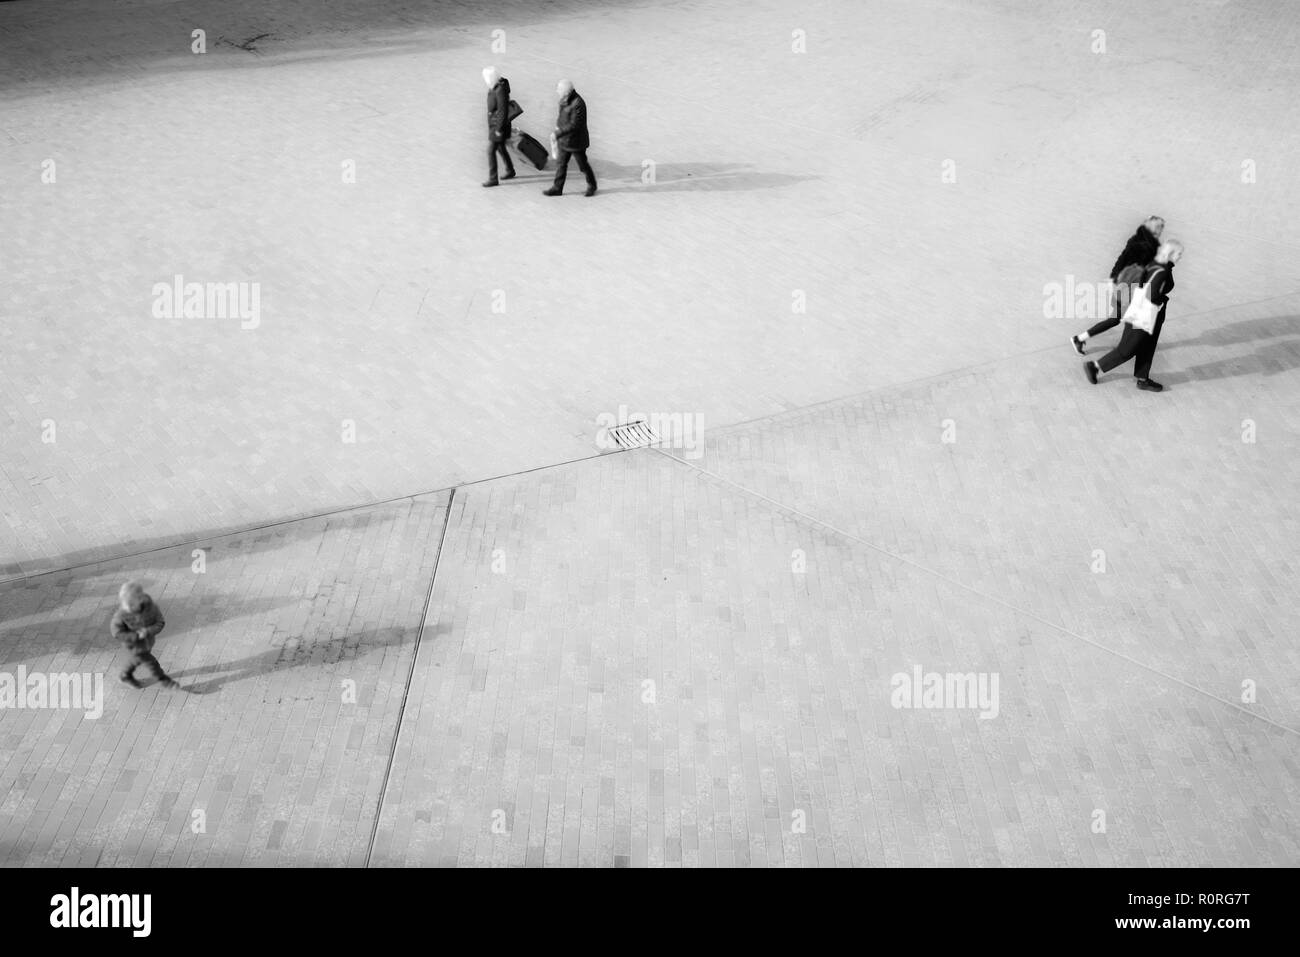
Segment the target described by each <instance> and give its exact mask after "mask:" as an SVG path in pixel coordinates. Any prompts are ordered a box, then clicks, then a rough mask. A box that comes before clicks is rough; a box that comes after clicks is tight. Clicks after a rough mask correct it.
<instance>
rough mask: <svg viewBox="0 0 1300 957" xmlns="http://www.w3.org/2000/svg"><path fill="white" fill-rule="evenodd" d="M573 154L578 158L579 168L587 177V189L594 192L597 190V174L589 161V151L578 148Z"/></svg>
mask: <svg viewBox="0 0 1300 957" xmlns="http://www.w3.org/2000/svg"><path fill="white" fill-rule="evenodd" d="M573 155H574V156H576V157H577V158H578V169H580V170H582V175H583V176H585V177H587V189H588V190H589V191H590V192H593V193H594V192H595V191H596V174H595V172H593V171H592V168H591V164H590V163H589V162H587V151H586V150H578V151H577V152H576V153H574V154H573Z"/></svg>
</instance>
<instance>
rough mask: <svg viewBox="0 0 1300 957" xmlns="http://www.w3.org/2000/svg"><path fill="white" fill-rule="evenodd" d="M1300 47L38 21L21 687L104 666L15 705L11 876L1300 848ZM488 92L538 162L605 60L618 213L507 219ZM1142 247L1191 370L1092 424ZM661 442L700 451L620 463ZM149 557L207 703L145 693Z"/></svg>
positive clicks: (1091, 35)
mask: <svg viewBox="0 0 1300 957" xmlns="http://www.w3.org/2000/svg"><path fill="white" fill-rule="evenodd" d="M195 30H202V31H204V33H203V38H204V42H205V44H206V47H205V51H206V52H202V53H195V52H192V50H193V48H192V44H193V43H194V42H195V40H194V34H193V31H195ZM494 31H504V33H503V34H495V35H494ZM1098 31H1100V33H1099V32H1098ZM494 36H495V39H496V41H497V42H498V48H497V49H496V50H494V49H493V43H494ZM501 42H504V44H505V48H504V50H502V49H500V46H499V44H500V43H501ZM1103 42H1104V50H1103V49H1101V48H1100V46H1099V44H1101V43H1103ZM1297 47H1300V14H1297V13H1296V12H1294V11H1291V10H1288V9H1284V8H1280V7H1277V6H1276V5H1272V4H1267V3H1263V2H1253V0H1252V2H1243V3H1234V4H1221V3H1216V2H1209V0H1207V2H1204V3H1198V4H1193V5H1189V6H1180V7H1177V8H1173V7H1168V8H1166V7H1163V6H1147V7H1141V8H1134V7H1132V6H1131V5H1130V4H1127V3H1122V2H1120V0H1089V2H1080V3H1075V4H1069V5H1043V4H1038V3H1033V2H1030V0H985V2H978V3H977V2H957V0H951V2H937V0H936V2H928V0H922V2H910V0H909V2H904V0H862V2H849V0H818V2H811V0H810V2H800V3H788V2H783V0H759V2H745V3H742V2H740V0H716V2H709V3H705V2H678V3H660V2H649V0H646V2H635V0H634V2H626V3H620V2H607V3H600V4H598V3H584V2H577V0H572V2H568V0H566V2H557V3H553V4H537V3H523V2H519V3H505V4H494V5H480V4H474V3H469V2H445V3H419V2H416V0H381V2H377V3H374V4H367V5H365V6H364V7H358V6H357V5H355V4H348V3H344V2H342V0H322V2H307V0H300V2H294V3H286V4H278V5H276V6H275V7H274V8H265V7H264V5H261V4H257V3H253V2H251V0H235V2H231V3H225V4H220V5H213V4H208V3H201V2H197V0H182V2H177V3H165V4H163V3H155V2H151V0H127V2H120V3H115V4H113V5H102V4H98V3H94V2H91V0H75V2H70V3H66V4H59V5H58V6H57V7H54V6H51V5H46V4H35V3H32V4H28V3H15V4H4V5H0V182H2V183H3V187H4V189H3V192H2V193H0V217H2V218H0V222H3V224H4V228H3V230H0V263H3V265H4V270H3V273H2V274H0V316H3V319H4V322H5V331H6V338H5V343H4V346H3V348H2V349H0V408H2V409H3V429H4V432H3V446H2V448H0V516H2V517H3V521H0V662H2V663H0V675H16V674H18V673H19V669H20V668H21V669H24V670H25V671H24V673H27V674H32V673H39V674H67V673H92V674H102V675H104V677H105V678H106V679H107V680H106V684H105V690H104V695H105V697H104V701H103V714H102V716H100V717H97V718H92V717H90V716H88V715H86V714H84V713H83V712H81V711H77V710H69V709H62V710H58V709H46V708H32V707H26V708H16V707H6V708H3V709H0V863H3V864H6V865H11V866H22V865H75V864H83V865H102V866H131V865H155V866H202V865H212V864H237V865H246V866H277V865H312V864H317V865H335V866H363V865H366V864H370V865H374V866H403V865H408V866H409V865H421V866H442V865H514V866H569V865H582V866H645V865H649V866H842V865H855V866H860V865H870V866H875V865H958V866H971V865H973V866H990V865H991V866H998V865H1034V864H1037V865H1076V866H1077V865H1085V866H1091V865H1097V866H1164V865H1230V866H1236V865H1252V866H1253V865H1295V864H1296V863H1297V862H1300V821H1298V816H1300V811H1298V808H1297V798H1298V797H1300V765H1298V764H1297V760H1296V744H1297V734H1298V733H1300V690H1298V689H1300V651H1297V645H1296V636H1297V634H1298V633H1300V610H1298V603H1297V601H1296V595H1297V592H1298V589H1297V573H1298V571H1300V547H1297V544H1296V543H1297V541H1300V505H1298V504H1297V496H1296V494H1295V488H1296V481H1295V475H1296V474H1297V469H1298V467H1300V423H1298V422H1297V411H1296V410H1297V409H1298V408H1300V402H1298V401H1297V400H1298V399H1300V373H1298V372H1297V370H1300V256H1297V252H1298V251H1300V227H1297V225H1296V222H1295V217H1294V210H1295V209H1296V206H1297V199H1300V188H1298V186H1300V181H1298V180H1297V176H1296V173H1295V165H1294V164H1295V160H1294V157H1295V156H1296V155H1300V129H1298V128H1297V126H1296V124H1295V123H1294V122H1284V119H1285V118H1287V117H1293V116H1294V107H1293V103H1294V101H1295V98H1296V95H1297V93H1300V57H1297V56H1296V52H1297ZM489 63H495V64H496V65H497V66H498V67H499V68H500V70H501V72H502V73H503V74H505V75H506V76H508V77H509V78H510V80H511V84H512V87H513V90H514V95H515V97H516V98H517V99H518V100H519V102H520V103H521V104H522V105H523V107H524V110H525V112H524V114H523V115H522V116H521V117H520V119H519V121H518V125H519V127H520V128H522V129H524V130H527V131H529V132H531V133H533V134H534V135H537V136H539V137H541V138H544V137H545V134H546V132H547V131H548V130H549V124H550V122H551V117H552V116H553V115H554V114H553V110H554V95H553V93H552V91H553V89H554V86H555V82H556V80H557V79H559V78H561V77H569V78H571V79H572V80H573V81H574V83H575V85H576V86H577V88H578V90H579V91H580V92H581V93H582V94H583V95H584V97H585V98H586V99H587V102H588V105H589V108H590V111H591V124H592V131H593V145H592V150H591V155H592V159H593V164H594V166H595V169H596V174H597V176H598V178H599V180H600V183H601V190H600V193H599V194H598V195H597V196H596V197H594V198H592V199H584V198H582V197H581V194H580V192H574V191H573V189H572V188H571V189H570V190H569V192H567V193H566V195H565V196H564V197H562V198H559V199H548V198H545V197H543V196H542V195H541V190H542V189H543V188H544V187H545V186H546V185H547V184H548V183H549V176H550V173H549V171H547V172H546V173H537V172H535V171H531V170H527V169H524V168H523V167H522V166H521V175H520V177H519V178H518V179H516V180H514V181H511V182H509V183H506V184H503V186H502V187H501V188H499V189H495V190H484V189H481V188H479V186H478V183H479V181H480V180H481V179H482V178H483V176H484V175H485V171H484V170H483V169H481V166H482V165H483V164H482V154H483V149H482V146H483V144H482V142H481V141H482V133H483V129H482V127H483V123H482V117H481V115H480V113H481V110H482V103H483V92H484V91H483V86H482V81H481V80H480V78H479V70H480V69H481V68H482V67H483V66H485V65H487V64H489ZM570 185H571V186H572V185H573V181H572V180H571V181H570ZM1151 212H1159V213H1162V214H1163V215H1164V216H1165V217H1166V218H1167V219H1168V221H1169V225H1168V228H1167V234H1168V235H1170V236H1176V237H1178V238H1180V239H1182V240H1183V241H1184V242H1185V243H1186V244H1187V255H1186V258H1185V260H1184V262H1183V263H1182V264H1180V266H1179V267H1178V288H1177V290H1176V292H1175V294H1174V298H1173V300H1172V302H1171V304H1170V307H1169V320H1168V324H1167V326H1166V328H1165V332H1164V335H1163V337H1162V339H1161V343H1160V349H1159V352H1158V353H1157V356H1156V365H1155V373H1154V374H1155V375H1156V377H1157V378H1159V379H1160V380H1161V381H1162V382H1164V383H1165V384H1166V385H1167V386H1168V387H1169V388H1168V390H1167V391H1166V392H1165V393H1164V394H1162V395H1159V396H1154V395H1149V394H1146V393H1142V392H1138V391H1136V390H1135V389H1134V388H1133V387H1132V384H1131V380H1130V379H1129V378H1128V373H1127V371H1125V370H1120V371H1117V372H1115V373H1113V374H1112V375H1110V376H1108V377H1106V378H1105V379H1103V381H1102V383H1101V384H1100V385H1099V386H1097V387H1095V388H1094V387H1090V386H1088V385H1087V383H1086V382H1085V381H1084V378H1083V375H1082V373H1081V371H1080V362H1079V360H1078V359H1077V358H1076V357H1075V356H1074V355H1073V354H1072V353H1071V352H1070V350H1069V349H1068V347H1067V346H1066V345H1065V340H1066V337H1067V336H1068V335H1069V334H1070V333H1072V332H1075V331H1077V330H1078V329H1080V328H1083V327H1085V326H1087V325H1089V324H1090V321H1091V320H1090V319H1088V318H1086V317H1077V316H1071V317H1068V318H1059V317H1057V318H1046V317H1045V309H1044V301H1045V298H1047V289H1048V287H1050V286H1051V285H1053V284H1060V285H1064V286H1067V287H1068V286H1069V284H1071V283H1075V282H1078V283H1084V282H1089V281H1092V280H1095V279H1099V278H1104V276H1105V274H1106V272H1107V271H1108V270H1109V268H1110V264H1111V262H1112V261H1113V258H1114V256H1115V254H1116V253H1117V252H1118V250H1119V248H1120V245H1121V243H1122V241H1123V238H1124V237H1125V236H1126V235H1127V234H1128V233H1130V232H1132V230H1133V228H1134V227H1135V226H1136V224H1137V223H1138V222H1140V221H1141V219H1142V218H1143V217H1144V216H1145V215H1147V214H1149V213H1151ZM176 277H182V279H181V281H182V282H199V283H220V284H228V283H229V284H236V286H235V287H232V288H237V289H239V290H241V291H242V292H244V293H245V294H250V293H251V291H252V290H254V289H255V290H256V295H257V296H258V299H257V302H258V304H259V308H258V312H257V314H256V316H255V317H253V316H245V318H244V319H243V320H242V321H241V318H239V317H238V316H233V315H226V316H224V317H223V316H216V315H210V314H209V315H206V316H204V317H200V316H194V315H191V316H189V317H186V316H185V315H184V311H183V310H181V311H180V312H179V313H170V312H166V311H163V312H162V314H160V313H159V312H158V311H157V302H158V296H159V294H158V292H157V287H158V286H159V285H160V284H161V285H163V286H167V287H170V286H171V284H172V283H173V282H174V281H175V279H176ZM240 284H242V285H240ZM248 302H251V299H246V303H248ZM1069 305H1070V306H1071V307H1074V306H1075V305H1076V303H1075V302H1070V303H1069ZM1113 336H1114V334H1113V333H1111V334H1109V335H1108V336H1107V337H1105V338H1104V339H1102V340H1101V341H1100V342H1099V343H1098V344H1095V345H1092V346H1091V347H1090V351H1093V352H1095V351H1096V350H1098V349H1102V348H1108V347H1109V343H1111V342H1113V341H1114V339H1113ZM620 409H623V410H626V411H628V412H632V413H645V414H647V415H650V416H655V417H659V418H661V420H663V421H669V422H672V421H676V422H683V423H694V424H696V425H698V426H702V432H694V433H688V437H689V438H690V439H691V441H689V442H686V443H678V447H672V443H669V444H668V445H667V446H666V447H662V448H641V449H636V450H632V451H625V452H617V453H614V454H601V453H602V452H603V451H607V450H603V449H601V448H598V445H597V433H598V425H599V423H601V422H605V421H608V420H609V419H610V418H616V417H617V416H618V415H619V412H620ZM694 439H699V440H700V441H699V442H695V441H694ZM683 445H685V447H681V446H683ZM129 577H137V578H139V579H141V580H142V581H144V582H145V583H146V585H147V587H148V589H149V591H150V592H151V593H152V594H153V595H154V596H155V597H156V598H157V600H158V601H159V602H160V604H161V605H162V607H163V610H164V612H165V614H166V616H167V620H168V627H167V629H166V630H165V631H164V632H163V634H162V636H161V638H160V639H159V644H158V647H157V649H156V651H157V653H158V655H159V658H160V660H161V661H162V662H163V664H164V666H165V667H166V668H167V669H168V670H169V671H171V672H173V673H174V674H175V676H176V677H177V678H178V679H179V680H180V681H181V682H182V684H184V685H185V687H186V690H185V691H184V692H172V693H168V692H163V691H160V690H159V689H157V688H155V687H147V688H146V689H145V690H144V691H142V692H136V691H132V690H130V689H125V688H123V687H122V686H120V685H118V684H117V683H116V681H115V680H113V678H114V655H115V652H116V649H115V648H114V647H113V645H112V642H111V640H110V639H109V636H108V626H107V623H108V618H109V616H110V615H111V613H112V610H113V604H114V600H115V598H114V596H115V593H116V588H117V585H118V584H120V582H121V581H122V580H125V579H126V578H129ZM917 668H920V669H921V673H922V674H923V675H924V674H926V673H937V674H940V675H943V674H962V675H966V674H970V675H977V676H980V677H981V678H985V679H989V680H992V679H994V678H996V680H997V688H998V698H997V704H996V708H995V709H987V708H986V709H984V710H985V711H986V712H988V713H987V714H986V716H984V717H981V716H980V709H979V708H976V707H945V708H927V707H917V708H912V707H901V706H898V705H899V704H900V701H899V698H898V692H897V689H898V686H899V684H900V682H899V681H898V680H897V676H899V675H903V676H910V675H912V674H913V673H914V670H915V669H917ZM0 683H2V679H0ZM2 690H3V689H2V688H0V692H2ZM993 711H996V713H992V712H993Z"/></svg>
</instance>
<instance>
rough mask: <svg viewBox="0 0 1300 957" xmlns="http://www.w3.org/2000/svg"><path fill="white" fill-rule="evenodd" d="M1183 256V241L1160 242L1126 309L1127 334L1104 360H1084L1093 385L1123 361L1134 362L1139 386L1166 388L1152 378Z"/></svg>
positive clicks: (1143, 388)
mask: <svg viewBox="0 0 1300 957" xmlns="http://www.w3.org/2000/svg"><path fill="white" fill-rule="evenodd" d="M1182 256H1183V244H1182V243H1180V242H1179V241H1178V240H1176V239H1171V240H1169V241H1168V242H1166V243H1162V244H1161V245H1160V249H1159V251H1158V252H1157V253H1156V260H1155V262H1153V263H1152V264H1151V265H1150V266H1148V267H1147V269H1146V275H1145V277H1144V278H1143V281H1142V285H1141V286H1139V287H1138V288H1137V289H1136V290H1134V294H1133V299H1132V301H1131V302H1130V303H1129V305H1128V308H1127V309H1126V310H1125V311H1124V334H1123V335H1122V336H1121V337H1120V340H1119V344H1118V345H1117V346H1115V348H1114V349H1112V350H1110V352H1108V353H1106V354H1105V355H1104V356H1102V357H1101V359H1100V360H1098V361H1096V362H1094V361H1092V360H1091V359H1090V360H1088V361H1087V362H1085V363H1084V364H1083V372H1084V375H1086V376H1087V377H1088V381H1089V382H1091V383H1092V384H1093V385H1096V384H1097V377H1098V376H1100V375H1103V374H1105V373H1107V372H1110V371H1111V370H1112V369H1115V368H1117V367H1118V366H1121V365H1123V364H1124V363H1125V362H1128V360H1129V359H1133V360H1135V361H1134V363H1133V377H1134V378H1135V379H1137V387H1138V388H1139V389H1142V390H1144V391H1146V392H1160V391H1163V389H1164V386H1162V385H1161V384H1160V383H1159V382H1156V381H1155V380H1154V379H1152V378H1151V361H1152V359H1154V358H1155V354H1156V345H1157V344H1158V343H1159V342H1160V330H1161V328H1162V327H1163V326H1164V324H1165V307H1166V306H1167V305H1168V303H1169V294H1170V293H1171V292H1173V289H1174V265H1175V264H1176V263H1177V262H1178V260H1179V259H1181V258H1182Z"/></svg>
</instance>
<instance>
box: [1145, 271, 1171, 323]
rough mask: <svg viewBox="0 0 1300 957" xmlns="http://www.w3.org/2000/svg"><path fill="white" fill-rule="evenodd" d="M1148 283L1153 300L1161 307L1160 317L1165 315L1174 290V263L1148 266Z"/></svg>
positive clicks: (1162, 317)
mask: <svg viewBox="0 0 1300 957" xmlns="http://www.w3.org/2000/svg"><path fill="white" fill-rule="evenodd" d="M1146 284H1147V285H1148V286H1149V287H1150V296H1151V301H1152V302H1153V303H1154V304H1155V305H1157V306H1159V307H1160V315H1159V317H1158V318H1159V319H1164V317H1165V304H1166V303H1168V302H1169V294H1170V293H1171V292H1173V291H1174V264H1173V263H1152V264H1151V265H1150V266H1148V267H1147V276H1146Z"/></svg>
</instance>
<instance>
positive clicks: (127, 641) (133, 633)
mask: <svg viewBox="0 0 1300 957" xmlns="http://www.w3.org/2000/svg"><path fill="white" fill-rule="evenodd" d="M117 598H118V602H119V605H120V607H119V608H118V609H117V611H116V612H115V613H114V614H113V622H112V625H111V627H112V631H113V637H114V638H116V639H117V640H118V641H120V642H121V643H122V646H123V648H124V649H125V651H126V659H125V661H124V662H123V665H122V670H121V672H120V673H119V674H118V680H119V681H121V682H122V683H123V684H127V685H130V686H131V687H132V688H139V687H140V682H138V681H136V679H135V669H136V668H139V667H141V666H143V667H144V669H145V671H147V672H148V673H149V674H150V675H152V676H153V677H154V678H155V679H156V680H157V681H158V682H160V683H161V684H162V686H163V687H164V688H175V687H177V684H176V682H175V681H173V680H172V679H171V678H169V677H167V672H165V671H163V670H162V665H160V664H158V659H157V658H155V657H154V656H153V645H154V641H155V640H157V638H158V632H160V631H162V630H163V628H165V627H166V626H167V622H166V621H164V620H163V615H162V609H160V608H159V607H158V606H157V605H155V604H154V601H153V599H152V598H150V597H149V596H148V595H146V594H145V591H144V589H143V588H141V587H140V585H139V583H138V582H127V583H126V584H125V585H123V586H122V587H121V588H120V589H119V590H118V593H117Z"/></svg>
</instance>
